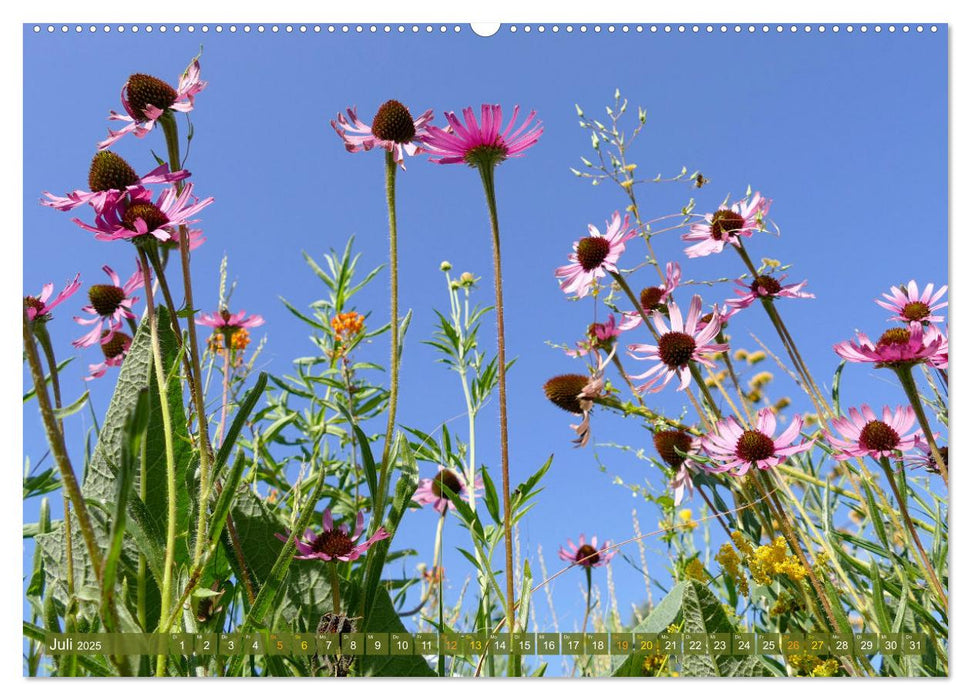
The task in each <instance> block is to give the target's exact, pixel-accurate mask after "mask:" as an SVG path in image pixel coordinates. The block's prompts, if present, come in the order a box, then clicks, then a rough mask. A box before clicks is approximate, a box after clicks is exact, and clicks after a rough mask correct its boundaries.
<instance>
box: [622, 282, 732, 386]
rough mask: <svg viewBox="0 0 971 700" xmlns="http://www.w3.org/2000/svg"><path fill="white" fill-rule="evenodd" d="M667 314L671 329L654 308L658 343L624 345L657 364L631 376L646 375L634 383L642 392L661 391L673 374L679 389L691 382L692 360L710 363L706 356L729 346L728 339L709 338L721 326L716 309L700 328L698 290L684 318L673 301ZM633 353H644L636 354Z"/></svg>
mask: <svg viewBox="0 0 971 700" xmlns="http://www.w3.org/2000/svg"><path fill="white" fill-rule="evenodd" d="M668 315H669V316H670V319H671V328H670V330H669V329H668V326H667V323H666V322H665V319H664V316H663V315H662V314H661V312H660V311H655V312H654V317H653V321H654V326H655V328H656V329H657V331H658V333H659V334H660V338H659V339H658V344H657V345H643V344H633V345H629V346H628V347H627V350H628V352H629V354H630V356H631V357H633V358H634V359H636V360H648V361H651V360H656V361H657V365H655V366H654V367H652V368H651V369H649V370H648V371H646V372H644V373H643V374H638V375H634V376H632V377H631V379H648V381H647V382H645V383H644V384H642V385H641V386H639V387H637V390H638V391H639V392H641V393H643V392H645V391H650V392H652V393H653V392H657V391H661V389H663V388H664V387H666V386H667V385H668V383H669V382H670V381H671V380H672V379H673V378H674V376H675V375H678V376H679V377H680V380H681V381H680V385H679V387H678V390H679V391H681V390H683V389H685V388H686V387H687V386H688V384H689V383H690V382H691V370H690V367H689V364H690V363H691V362H698V363H700V364H703V365H704V366H705V367H713V366H714V365H713V363H712V362H711V360H709V359H708V356H709V355H712V354H716V353H719V352H724V351H725V350H728V344H727V343H713V342H711V341H712V340H713V339H714V338H715V336H716V335H718V331H720V330H721V317H720V316H718V314H717V313H715V314H714V315H713V317H712V319H711V321H709V322H708V323H707V324H705V327H704V328H701V329H699V327H698V321H699V319H700V318H701V297H700V296H698V295H697V294H696V295H695V296H694V298H692V300H691V306H690V307H689V309H688V319H687V321H685V320H683V319H682V317H681V310H680V309H679V308H678V305H677V304H676V303H674V302H673V301H672V302H670V303H669V304H668ZM636 353H647V354H645V355H643V356H638V355H637V354H636Z"/></svg>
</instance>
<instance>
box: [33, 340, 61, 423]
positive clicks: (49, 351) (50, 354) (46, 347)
mask: <svg viewBox="0 0 971 700" xmlns="http://www.w3.org/2000/svg"><path fill="white" fill-rule="evenodd" d="M34 337H35V338H37V342H38V343H40V347H41V350H43V351H44V359H45V360H46V361H47V371H48V372H50V375H51V391H52V392H53V394H54V408H57V409H60V408H61V407H62V405H63V404H62V403H61V380H60V377H59V376H58V372H57V359H56V358H55V357H54V346H53V344H52V343H51V336H50V334H49V333H48V332H47V326H46V325H45V324H44V323H39V324H37V326H36V327H35V328H34ZM57 427H58V429H59V430H60V431H61V435H62V436H63V435H64V421H63V420H61V419H60V418H58V419H57Z"/></svg>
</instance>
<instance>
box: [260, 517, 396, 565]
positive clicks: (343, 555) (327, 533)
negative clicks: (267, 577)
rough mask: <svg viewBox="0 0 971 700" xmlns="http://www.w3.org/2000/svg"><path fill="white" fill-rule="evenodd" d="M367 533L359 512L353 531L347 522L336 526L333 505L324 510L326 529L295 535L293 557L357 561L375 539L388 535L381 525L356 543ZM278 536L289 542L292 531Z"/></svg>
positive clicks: (324, 526) (324, 525) (385, 537)
mask: <svg viewBox="0 0 971 700" xmlns="http://www.w3.org/2000/svg"><path fill="white" fill-rule="evenodd" d="M363 532H364V513H358V514H357V524H356V526H355V528H354V534H353V535H350V534H348V529H347V528H346V527H345V526H344V525H340V526H338V527H334V518H333V516H332V515H331V512H330V508H328V509H327V510H325V511H324V518H323V530H322V531H321V532H320V534H314V531H313V530H311V529H310V528H307V530H306V531H305V532H304V533H303V537H302V538H300V537H298V538H296V545H297V553H296V554H295V555H294V556H293V558H294V559H320V560H322V561H354V560H355V559H359V558H360V557H361V555H362V554H364V553H365V552H366V551H367V550H368V549H369V548H370V547H371V545H373V544H374V543H375V542H378V541H379V540H384V539H387V538H388V537H389V535H388V533H387V532H386V531H385V529H384V528H383V527H379V528H378V530H377V532H375V533H374V534H373V535H372V536H371V537H370V538H368V539H367V540H365V541H364V542H361V543H360V544H354V543H355V542H357V541H358V540H359V539H360V538H361V535H362V534H363ZM276 537H277V539H279V540H282V541H284V542H286V541H287V540H288V539H289V538H290V533H289V532H288V533H286V534H282V535H281V534H280V533H277V534H276Z"/></svg>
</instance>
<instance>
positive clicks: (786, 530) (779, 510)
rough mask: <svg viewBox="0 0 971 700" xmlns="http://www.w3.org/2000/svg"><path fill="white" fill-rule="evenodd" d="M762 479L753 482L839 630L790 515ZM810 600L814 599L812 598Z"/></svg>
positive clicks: (824, 591)
mask: <svg viewBox="0 0 971 700" xmlns="http://www.w3.org/2000/svg"><path fill="white" fill-rule="evenodd" d="M760 477H765V475H764V474H761V473H759V474H756V475H754V477H753V479H752V481H753V482H755V484H756V485H757V486H758V488H759V491H761V492H762V494H763V495H764V496H766V503H767V505H768V506H769V510H770V511H772V515H773V517H774V518H775V519H776V520H778V522H779V524H780V525H781V526H782V532H783V534H784V535H785V537H786V539H787V540H788V541H789V547H790V548H791V549H792V551H793V552H794V553H795V554H796V556H797V557H798V558H799V561H800V563H801V564H802V566H803V568H805V569H806V574H807V575H808V576H809V580H810V582H811V583H812V587H813V590H814V591H815V593H816V596H817V597H818V598H819V603H820V605H822V607H823V609H824V610H825V613H826V614H825V619H826V620H827V621H828V622H829V624H830V629H832V630H838V629H839V624H838V623H837V622H836V617H835V616H834V615H833V609H832V607H831V606H830V603H829V599H828V598H827V596H826V590H825V589H824V588H823V586H822V584H820V582H819V579H818V578H817V577H816V573H815V572H814V571H813V567H812V564H810V562H809V558H808V557H807V556H806V553H805V552H804V551H803V549H802V544H801V543H800V541H799V539H798V538H797V537H796V533H795V530H794V528H793V527H792V523H791V522H790V520H789V515H788V513H787V512H786V510H785V507H783V505H782V503H781V502H780V501H779V498H778V496H776V493H775V491H776V490H775V489H774V488H772V485H771V483H769V484H766V485H764V486H763V483H762V479H761V478H760ZM765 478H767V477H765ZM810 600H812V599H811V598H810ZM817 615H818V616H819V617H820V618H822V617H823V615H820V614H819V612H817Z"/></svg>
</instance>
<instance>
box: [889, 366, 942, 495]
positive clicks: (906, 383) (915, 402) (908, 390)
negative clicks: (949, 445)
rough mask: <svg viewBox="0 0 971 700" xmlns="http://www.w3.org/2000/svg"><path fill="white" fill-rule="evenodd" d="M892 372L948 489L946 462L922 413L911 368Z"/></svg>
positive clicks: (925, 415) (899, 368)
mask: <svg viewBox="0 0 971 700" xmlns="http://www.w3.org/2000/svg"><path fill="white" fill-rule="evenodd" d="M893 370H894V372H896V374H897V379H899V380H900V385H901V386H902V387H903V389H904V393H905V394H907V399H908V400H909V401H910V405H911V406H913V408H914V414H915V415H916V416H917V422H918V423H920V429H921V430H923V431H924V437H926V438H927V445H928V446H929V447H930V449H931V454H932V455H933V456H934V461H935V462H937V468H938V469H940V470H941V478H942V479H944V485H945V486H947V487H948V488H950V486H949V484H948V474H947V462H946V461H945V459H944V457H943V456H942V455H941V451H940V450H939V449H937V442H936V441H935V440H934V431H932V430H931V424H930V423H929V422H928V420H927V414H926V413H924V405H923V403H921V400H920V392H919V391H918V390H917V383H916V382H915V381H914V375H913V374H912V368H911V366H907V367H894V368H893Z"/></svg>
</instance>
